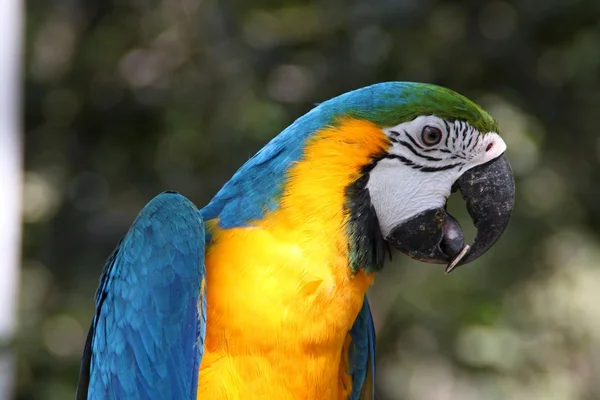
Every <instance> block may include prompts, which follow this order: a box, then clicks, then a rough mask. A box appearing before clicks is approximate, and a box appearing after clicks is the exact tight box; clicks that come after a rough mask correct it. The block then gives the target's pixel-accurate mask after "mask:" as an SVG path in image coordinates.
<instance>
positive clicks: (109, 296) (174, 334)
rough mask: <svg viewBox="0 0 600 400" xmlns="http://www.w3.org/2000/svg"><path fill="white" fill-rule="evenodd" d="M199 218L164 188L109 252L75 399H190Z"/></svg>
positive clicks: (199, 283) (196, 360) (196, 356)
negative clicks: (112, 250)
mask: <svg viewBox="0 0 600 400" xmlns="http://www.w3.org/2000/svg"><path fill="white" fill-rule="evenodd" d="M204 237H205V233H204V223H203V220H202V217H201V215H200V213H199V211H198V209H197V208H196V207H195V206H194V204H192V202H190V201H189V200H187V199H186V198H185V197H183V196H181V195H179V194H177V193H174V192H165V193H161V194H159V195H158V196H156V197H155V198H154V199H152V200H151V201H150V202H149V203H148V204H147V205H146V206H145V207H144V209H143V210H142V211H141V212H140V214H139V215H138V217H137V218H136V220H135V222H134V223H133V225H132V226H131V228H130V229H129V232H128V233H127V235H125V237H124V238H123V239H122V240H121V242H120V243H119V245H118V246H117V248H116V250H115V251H114V252H113V253H112V254H111V256H110V258H109V260H108V262H107V264H106V267H105V270H104V272H103V274H102V278H101V280H100V286H99V287H98V291H97V292H96V315H95V316H94V319H93V321H92V325H91V327H90V330H89V333H88V338H87V342H86V345H85V350H84V355H83V358H82V363H81V371H80V378H79V386H78V388H77V399H78V400H79V399H94V400H95V399H105V400H108V399H195V398H196V391H197V385H198V370H199V367H200V361H201V359H202V353H203V348H204V334H205V329H206V297H205V295H204V289H205V288H204V282H205V276H206V270H205V266H204V243H205V241H204Z"/></svg>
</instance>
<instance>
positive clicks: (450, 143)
mask: <svg viewBox="0 0 600 400" xmlns="http://www.w3.org/2000/svg"><path fill="white" fill-rule="evenodd" d="M384 132H385V134H386V135H387V136H388V138H389V139H390V141H391V142H392V146H391V147H390V148H389V150H388V154H387V155H386V157H385V158H383V159H381V160H379V161H378V163H377V165H376V166H375V167H374V168H373V169H372V170H371V172H370V174H369V181H368V183H367V189H368V190H369V194H370V196H371V203H372V204H373V207H374V208H375V212H376V213H377V218H378V219H379V225H380V227H381V232H382V234H383V236H384V237H386V236H388V235H389V234H390V232H391V231H392V230H393V229H394V228H395V227H396V226H398V225H399V224H401V223H403V222H404V221H406V220H408V219H409V218H412V217H413V216H415V215H417V214H419V213H421V212H423V211H427V210H431V209H435V208H440V207H443V205H444V204H445V203H446V200H447V199H448V197H449V196H450V191H451V188H452V185H453V184H454V182H455V181H456V180H457V179H458V178H459V177H460V176H461V175H462V174H463V173H464V172H465V171H467V170H468V169H471V168H473V167H475V166H477V165H481V164H484V163H486V162H488V161H491V160H493V159H495V158H496V157H498V156H500V155H501V154H502V153H503V152H504V151H505V150H506V144H505V143H504V140H502V138H501V137H500V136H499V135H498V134H497V133H494V132H489V133H486V134H485V135H484V134H481V133H480V132H479V131H477V130H476V129H475V128H473V127H471V126H470V125H469V124H468V123H466V122H463V121H454V122H450V121H444V120H443V119H441V118H438V117H436V116H433V115H429V116H420V117H417V118H415V119H414V120H412V121H409V122H405V123H402V124H399V125H397V126H394V127H391V128H386V129H384ZM438 139H439V140H438Z"/></svg>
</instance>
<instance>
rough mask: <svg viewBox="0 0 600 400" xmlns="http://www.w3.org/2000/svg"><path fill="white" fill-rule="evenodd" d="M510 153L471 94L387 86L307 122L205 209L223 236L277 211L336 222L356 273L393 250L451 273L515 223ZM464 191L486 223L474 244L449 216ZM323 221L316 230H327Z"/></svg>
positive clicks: (360, 93)
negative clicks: (452, 201) (455, 195)
mask: <svg viewBox="0 0 600 400" xmlns="http://www.w3.org/2000/svg"><path fill="white" fill-rule="evenodd" d="M505 150H506V144H505V143H504V141H503V140H502V138H501V137H500V136H499V134H498V126H497V124H496V122H495V121H494V120H493V119H492V117H491V116H490V115H489V114H488V113H487V112H485V111H484V110H483V109H482V108H481V107H479V106H478V105H476V104H475V103H473V102H472V101H470V100H469V99H467V98H465V97H464V96H461V95H460V94H458V93H456V92H454V91H452V90H449V89H446V88H442V87H439V86H435V85H430V84H424V83H414V82H385V83H378V84H375V85H372V86H368V87H364V88H361V89H358V90H354V91H351V92H348V93H345V94H342V95H340V96H337V97H334V98H332V99H330V100H328V101H325V102H323V103H321V104H320V105H318V106H317V107H315V108H313V109H312V110H311V111H310V112H308V113H307V114H305V115H304V116H302V117H300V118H299V119H298V120H296V121H295V122H294V123H293V124H291V125H290V126H288V127H287V128H286V129H285V130H284V131H283V132H281V133H280V134H279V135H277V136H276V137H275V138H273V140H271V142H269V144H267V145H266V146H265V147H264V148H263V149H261V151H259V152H258V153H257V154H256V155H255V156H254V157H252V158H251V159H250V160H248V162H247V163H246V164H245V165H244V166H243V167H242V168H240V170H239V171H238V172H237V173H236V174H235V175H234V176H233V177H232V179H231V180H230V181H229V182H228V183H227V184H226V185H225V186H224V187H223V188H222V189H221V191H220V192H219V193H218V194H217V196H215V198H214V199H213V200H212V201H211V203H210V204H209V205H208V206H207V207H205V208H204V209H203V211H202V212H203V215H204V217H205V219H207V220H209V219H213V218H217V217H218V220H219V226H220V227H222V228H225V229H226V228H232V227H237V226H246V225H249V224H256V221H261V220H262V219H264V218H266V216H268V215H270V214H269V213H275V214H276V211H279V212H290V213H292V214H294V215H295V217H292V218H288V219H287V220H293V221H296V222H297V223H302V224H304V225H308V224H310V223H311V222H314V221H324V220H326V221H333V222H332V223H331V224H330V225H331V226H333V227H334V228H332V229H339V228H342V229H343V228H345V233H346V234H345V237H344V239H345V240H347V243H348V246H349V261H350V262H349V265H350V268H351V270H352V271H358V269H364V270H366V271H374V270H378V269H380V268H382V266H383V264H384V261H385V254H386V250H387V248H388V247H389V246H388V245H390V244H391V245H392V246H394V247H396V248H397V249H399V250H400V251H402V252H404V253H406V254H407V255H409V256H410V257H413V258H415V259H418V260H421V261H426V262H432V263H447V264H448V268H447V270H451V269H452V268H454V267H455V266H456V265H461V264H466V263H468V262H471V261H473V260H475V259H477V258H478V257H480V256H481V255H482V254H483V253H485V252H486V251H487V250H488V249H489V248H490V247H491V246H492V245H493V244H494V243H495V242H496V240H497V239H498V238H499V237H500V235H502V232H503V231H504V229H505V227H506V225H507V224H508V220H509V218H510V214H511V211H512V208H513V203H514V181H513V176H512V172H511V169H510V165H509V163H508V160H507V159H506V157H505V156H504V155H503V154H504V151H505ZM455 189H456V190H459V191H460V192H461V194H462V197H463V198H464V200H465V201H466V206H467V210H468V212H469V214H470V215H471V217H472V219H473V223H474V225H475V227H476V228H477V234H476V236H475V239H474V242H473V243H472V244H471V246H468V245H465V243H464V235H463V232H462V230H461V227H460V225H459V223H458V222H457V220H456V219H455V218H453V217H452V216H451V215H450V214H448V213H447V211H446V201H447V200H448V197H449V196H450V194H451V193H452V192H453V191H454V190H455ZM340 203H343V204H340ZM340 207H342V208H343V210H344V212H342V213H340ZM341 214H343V215H344V217H345V219H344V220H343V221H342V222H340V221H338V220H337V218H338V217H339V216H340V215H341ZM338 222H340V224H338ZM317 225H318V227H319V228H318V229H316V230H315V232H313V233H311V235H313V236H314V235H315V234H324V235H328V234H329V233H330V231H327V233H323V232H325V231H326V229H322V228H323V226H324V224H317ZM286 226H287V225H286ZM302 231H303V232H304V231H308V229H307V228H306V227H305V228H304V229H303V230H302ZM317 232H318V233H317ZM326 238H327V237H326Z"/></svg>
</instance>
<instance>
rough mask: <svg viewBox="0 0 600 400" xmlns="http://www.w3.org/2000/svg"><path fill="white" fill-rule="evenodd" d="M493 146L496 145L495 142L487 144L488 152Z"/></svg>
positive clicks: (486, 149)
mask: <svg viewBox="0 0 600 400" xmlns="http://www.w3.org/2000/svg"><path fill="white" fill-rule="evenodd" d="M493 147H494V143H490V144H488V145H487V147H486V148H485V151H486V153H487V152H488V151H490V150H491V149H492V148H493Z"/></svg>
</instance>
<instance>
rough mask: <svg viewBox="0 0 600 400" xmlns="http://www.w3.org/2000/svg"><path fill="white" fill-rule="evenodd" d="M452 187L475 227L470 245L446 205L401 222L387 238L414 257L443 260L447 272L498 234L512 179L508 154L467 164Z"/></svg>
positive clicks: (509, 209) (510, 207) (480, 252)
mask: <svg viewBox="0 0 600 400" xmlns="http://www.w3.org/2000/svg"><path fill="white" fill-rule="evenodd" d="M456 186H457V188H458V190H460V192H461V194H462V197H463V199H464V200H465V203H466V205H467V211H468V212H469V215H470V216H471V219H472V220H473V224H474V225H475V227H476V228H477V234H476V235H475V239H474V240H473V244H472V245H470V246H469V245H465V243H464V235H463V232H462V229H461V227H460V224H459V223H458V221H457V220H456V219H455V218H454V217H452V215H450V214H449V213H448V212H447V211H446V208H445V207H443V208H437V209H432V210H428V211H425V212H423V213H420V214H418V215H416V216H414V217H413V218H411V219H409V220H407V221H405V222H404V223H402V224H401V225H399V226H397V227H396V228H395V229H394V230H393V231H392V232H391V233H390V234H389V235H388V237H387V238H386V240H387V241H388V242H390V244H392V245H393V246H394V247H396V248H397V249H398V250H400V251H402V252H403V253H405V254H407V255H409V256H410V257H412V258H415V259H417V260H420V261H425V262H432V263H440V264H445V263H448V266H447V268H446V272H450V271H452V270H453V269H454V268H456V267H457V266H459V265H464V264H467V263H469V262H471V261H473V260H476V259H477V258H479V257H480V256H481V255H483V254H484V253H485V252H486V251H488V250H489V249H490V247H492V245H493V244H494V243H496V241H497V240H498V239H499V238H500V236H502V233H503V232H504V229H505V228H506V226H507V225H508V221H509V219H510V216H511V213H512V210H513V206H514V201H515V182H514V178H513V174H512V170H511V168H510V164H509V162H508V159H507V158H506V156H505V155H501V156H499V157H497V158H495V159H494V160H492V161H489V162H487V163H486V164H483V165H479V166H477V167H474V168H471V169H469V170H468V171H466V172H465V173H464V174H463V175H462V176H461V177H460V178H459V179H458V180H457V181H456Z"/></svg>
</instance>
